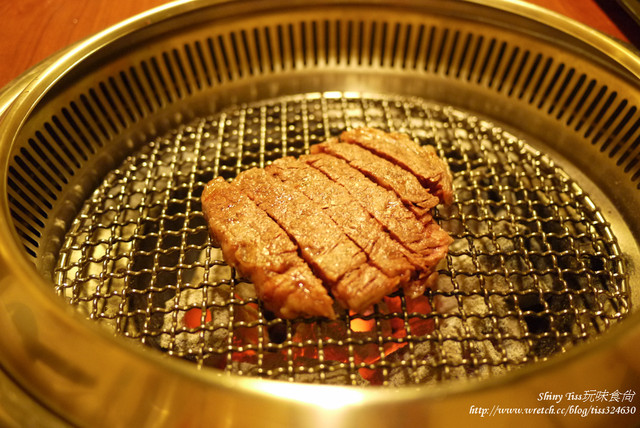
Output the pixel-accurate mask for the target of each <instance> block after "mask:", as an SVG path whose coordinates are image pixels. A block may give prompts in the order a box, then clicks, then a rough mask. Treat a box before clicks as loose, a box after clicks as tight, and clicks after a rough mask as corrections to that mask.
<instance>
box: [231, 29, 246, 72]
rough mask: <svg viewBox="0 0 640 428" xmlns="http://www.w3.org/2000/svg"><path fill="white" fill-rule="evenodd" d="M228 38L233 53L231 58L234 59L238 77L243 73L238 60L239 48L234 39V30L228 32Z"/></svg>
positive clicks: (240, 62)
mask: <svg viewBox="0 0 640 428" xmlns="http://www.w3.org/2000/svg"><path fill="white" fill-rule="evenodd" d="M229 40H230V42H231V53H232V54H233V59H234V60H235V66H236V70H237V73H238V77H242V76H243V74H244V70H243V67H242V61H241V60H240V50H239V49H238V41H237V40H236V33H235V32H231V33H230V34H229Z"/></svg>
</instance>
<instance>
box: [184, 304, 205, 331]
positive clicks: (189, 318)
mask: <svg viewBox="0 0 640 428" xmlns="http://www.w3.org/2000/svg"><path fill="white" fill-rule="evenodd" d="M202 315H203V314H202V309H200V308H191V309H189V310H188V311H187V312H185V314H184V324H185V326H186V327H187V328H198V327H200V326H201V325H203V324H206V323H208V322H211V319H212V317H211V311H210V310H209V309H207V310H206V314H205V316H204V322H203V321H202Z"/></svg>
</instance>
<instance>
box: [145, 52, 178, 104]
mask: <svg viewBox="0 0 640 428" xmlns="http://www.w3.org/2000/svg"><path fill="white" fill-rule="evenodd" d="M149 61H150V62H151V70H152V71H153V74H152V76H155V77H156V78H157V80H158V82H159V83H160V88H162V91H163V92H164V95H165V97H166V98H167V101H168V102H169V104H171V103H173V101H174V100H173V97H172V96H171V92H170V91H169V86H168V85H167V80H166V79H165V77H164V75H163V74H162V71H161V70H160V64H158V59H157V58H156V57H155V56H152V57H151V58H150V59H149ZM179 95H180V94H179V93H178V96H179Z"/></svg>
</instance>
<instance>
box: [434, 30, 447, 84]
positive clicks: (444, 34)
mask: <svg viewBox="0 0 640 428" xmlns="http://www.w3.org/2000/svg"><path fill="white" fill-rule="evenodd" d="M448 40H449V29H448V28H445V29H444V31H443V32H442V39H441V40H440V46H438V53H437V54H436V61H435V64H434V68H433V71H434V72H435V73H437V72H438V70H439V69H440V64H441V63H442V57H443V56H444V51H445V49H446V46H447V41H448Z"/></svg>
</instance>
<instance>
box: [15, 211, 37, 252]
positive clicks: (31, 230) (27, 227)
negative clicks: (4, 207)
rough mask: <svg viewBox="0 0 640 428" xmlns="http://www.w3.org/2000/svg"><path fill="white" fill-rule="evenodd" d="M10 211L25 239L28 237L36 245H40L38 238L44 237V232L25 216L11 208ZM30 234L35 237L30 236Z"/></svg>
mask: <svg viewBox="0 0 640 428" xmlns="http://www.w3.org/2000/svg"><path fill="white" fill-rule="evenodd" d="M9 212H10V213H11V217H13V219H14V220H15V224H16V226H17V227H16V230H17V231H18V233H20V234H21V236H23V237H24V238H25V239H28V240H29V242H30V243H31V244H32V245H33V246H34V247H36V248H37V247H39V246H40V244H39V243H38V240H37V239H38V238H41V237H42V233H41V232H40V231H39V230H38V229H36V228H35V227H33V225H32V224H30V223H29V222H27V221H25V219H24V217H22V216H21V215H20V214H18V213H16V212H15V211H14V210H13V209H9ZM29 234H30V235H32V236H33V237H31V236H29Z"/></svg>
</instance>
